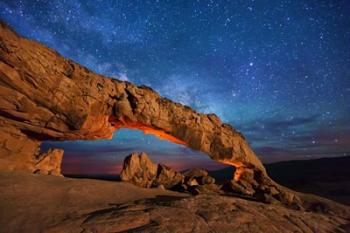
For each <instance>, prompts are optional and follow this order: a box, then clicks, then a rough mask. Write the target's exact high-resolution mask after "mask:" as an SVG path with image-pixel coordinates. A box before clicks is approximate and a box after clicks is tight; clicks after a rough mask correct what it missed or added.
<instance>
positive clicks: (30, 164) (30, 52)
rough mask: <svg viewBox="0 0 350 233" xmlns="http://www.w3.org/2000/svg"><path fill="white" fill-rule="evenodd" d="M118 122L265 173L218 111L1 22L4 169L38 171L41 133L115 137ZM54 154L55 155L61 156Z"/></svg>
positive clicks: (0, 156)
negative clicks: (87, 62) (89, 63)
mask: <svg viewBox="0 0 350 233" xmlns="http://www.w3.org/2000/svg"><path fill="white" fill-rule="evenodd" d="M119 128H133V129H141V130H143V131H144V132H146V133H151V134H154V135H156V136H158V137H160V138H163V139H166V140H170V141H172V142H175V143H179V144H184V145H186V146H188V147H190V148H192V149H195V150H199V151H202V152H204V153H206V154H208V155H209V156H210V157H211V158H212V159H214V160H216V161H218V162H221V163H225V164H229V165H232V166H235V167H238V168H252V169H255V170H258V171H260V172H261V173H263V174H266V173H265V169H264V166H263V165H262V163H261V162H260V160H259V159H258V158H257V156H256V155H255V154H254V152H253V151H252V149H251V148H250V147H249V145H248V143H247V141H246V140H245V138H244V137H243V136H242V134H241V133H239V132H238V131H236V130H235V129H234V128H233V127H232V126H230V125H228V124H225V123H222V122H221V120H220V119H219V118H218V117H217V116H216V115H214V114H208V115H206V114H201V113H198V112H196V111H194V110H192V109H191V108H190V107H187V106H184V105H181V104H178V103H175V102H173V101H171V100H168V99H166V98H163V97H161V96H160V95H159V94H158V93H156V92H155V91H153V90H152V89H151V88H149V87H146V86H136V85H134V84H132V83H129V82H125V81H118V80H114V79H111V78H106V77H103V76H101V75H98V74H95V73H93V72H91V71H89V70H88V69H86V68H85V67H83V66H80V65H79V64H77V63H75V62H73V61H71V60H68V59H65V58H63V57H62V56H61V55H60V54H58V53H57V52H56V51H54V50H52V49H49V48H47V47H46V46H44V45H42V44H40V43H37V42H35V41H31V40H28V39H26V38H23V37H21V36H19V35H18V34H16V33H15V32H14V31H12V30H11V29H10V28H9V27H7V26H6V25H5V24H4V23H1V25H0V129H1V131H0V132H1V133H0V142H1V144H0V169H1V170H26V171H29V172H34V171H35V170H36V169H38V166H39V165H40V161H42V158H43V155H42V154H41V153H40V151H39V149H38V148H39V145H40V143H41V141H43V140H48V139H50V140H76V139H98V138H110V137H111V136H112V133H113V132H114V131H115V130H117V129H119ZM46 156H47V155H46ZM56 157H57V156H56ZM56 157H55V158H51V160H52V159H53V160H55V159H56V160H57V161H58V162H59V158H56ZM58 157H59V156H58ZM53 163H54V162H53ZM41 169H45V166H44V167H41ZM238 170H240V169H238ZM236 175H237V174H236Z"/></svg>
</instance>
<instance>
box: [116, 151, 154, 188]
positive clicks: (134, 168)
mask: <svg viewBox="0 0 350 233" xmlns="http://www.w3.org/2000/svg"><path fill="white" fill-rule="evenodd" d="M156 176H157V165H156V164H154V163H152V161H151V160H150V159H149V158H148V155H147V154H146V153H144V152H142V153H140V154H137V153H132V154H131V155H129V156H127V157H126V158H125V159H124V163H123V169H122V171H121V173H120V178H121V180H122V181H128V182H130V183H133V184H135V185H137V186H139V187H143V188H150V187H151V186H152V184H153V181H154V179H155V178H156Z"/></svg>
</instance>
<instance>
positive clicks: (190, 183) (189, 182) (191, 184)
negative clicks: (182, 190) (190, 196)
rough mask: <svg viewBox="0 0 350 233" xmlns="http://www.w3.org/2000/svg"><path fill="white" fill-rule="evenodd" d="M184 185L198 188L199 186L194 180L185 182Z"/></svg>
mask: <svg viewBox="0 0 350 233" xmlns="http://www.w3.org/2000/svg"><path fill="white" fill-rule="evenodd" d="M186 185H187V186H198V185H199V184H198V182H197V180H196V179H190V180H188V181H187V182H186Z"/></svg>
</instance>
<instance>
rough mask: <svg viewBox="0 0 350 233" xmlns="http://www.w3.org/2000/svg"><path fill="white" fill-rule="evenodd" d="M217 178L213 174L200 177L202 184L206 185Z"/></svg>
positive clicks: (212, 182)
mask: <svg viewBox="0 0 350 233" xmlns="http://www.w3.org/2000/svg"><path fill="white" fill-rule="evenodd" d="M214 183H215V179H214V178H213V177H211V176H204V177H201V178H200V179H199V184H200V185H205V184H214Z"/></svg>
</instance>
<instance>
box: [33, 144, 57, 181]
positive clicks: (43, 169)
mask: <svg viewBox="0 0 350 233" xmlns="http://www.w3.org/2000/svg"><path fill="white" fill-rule="evenodd" d="M63 152H64V151H63V150H62V149H49V150H48V151H47V152H46V153H42V154H39V156H38V158H37V163H36V164H35V171H34V173H40V174H47V175H55V176H61V161H62V157H63Z"/></svg>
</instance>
